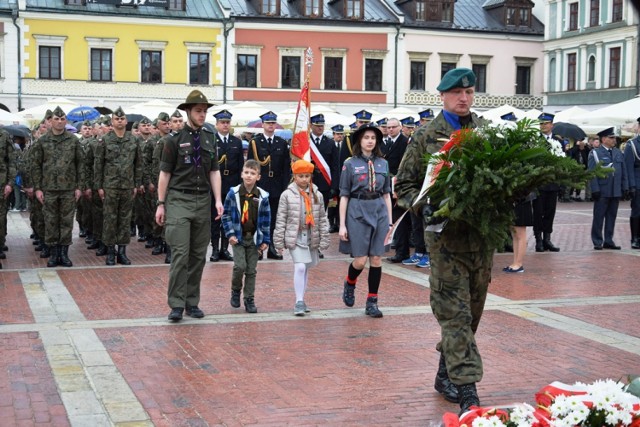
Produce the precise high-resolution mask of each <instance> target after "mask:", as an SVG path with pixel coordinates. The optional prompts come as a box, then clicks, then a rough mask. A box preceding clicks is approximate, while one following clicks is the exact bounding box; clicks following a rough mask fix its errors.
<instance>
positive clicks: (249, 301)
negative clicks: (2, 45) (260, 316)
mask: <svg viewBox="0 0 640 427" xmlns="http://www.w3.org/2000/svg"><path fill="white" fill-rule="evenodd" d="M244 310H245V311H246V312H247V313H257V312H258V307H256V303H255V302H254V301H253V298H245V299H244Z"/></svg>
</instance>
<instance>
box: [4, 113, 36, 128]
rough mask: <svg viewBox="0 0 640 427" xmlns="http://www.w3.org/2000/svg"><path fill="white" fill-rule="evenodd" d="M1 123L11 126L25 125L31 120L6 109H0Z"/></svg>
mask: <svg viewBox="0 0 640 427" xmlns="http://www.w3.org/2000/svg"><path fill="white" fill-rule="evenodd" d="M0 125H2V126H9V125H23V126H29V121H27V120H26V119H25V118H24V117H22V116H19V115H17V114H13V113H10V112H8V111H4V110H3V109H0Z"/></svg>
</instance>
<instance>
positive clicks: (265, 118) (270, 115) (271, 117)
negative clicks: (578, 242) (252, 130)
mask: <svg viewBox="0 0 640 427" xmlns="http://www.w3.org/2000/svg"><path fill="white" fill-rule="evenodd" d="M260 119H261V120H262V123H275V122H277V121H278V115H277V114H276V113H274V112H273V111H267V112H266V113H264V114H263V115H261V116H260Z"/></svg>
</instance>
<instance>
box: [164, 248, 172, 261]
mask: <svg viewBox="0 0 640 427" xmlns="http://www.w3.org/2000/svg"><path fill="white" fill-rule="evenodd" d="M165 247H166V248H167V250H166V255H165V256H164V263H165V264H171V246H169V245H167V244H166V243H165Z"/></svg>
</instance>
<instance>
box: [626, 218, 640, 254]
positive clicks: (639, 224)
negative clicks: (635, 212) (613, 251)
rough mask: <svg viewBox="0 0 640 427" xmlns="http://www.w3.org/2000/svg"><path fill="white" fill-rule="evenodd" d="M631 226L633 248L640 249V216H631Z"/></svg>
mask: <svg viewBox="0 0 640 427" xmlns="http://www.w3.org/2000/svg"><path fill="white" fill-rule="evenodd" d="M629 224H630V226H631V249H640V216H635V217H631V218H629Z"/></svg>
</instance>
